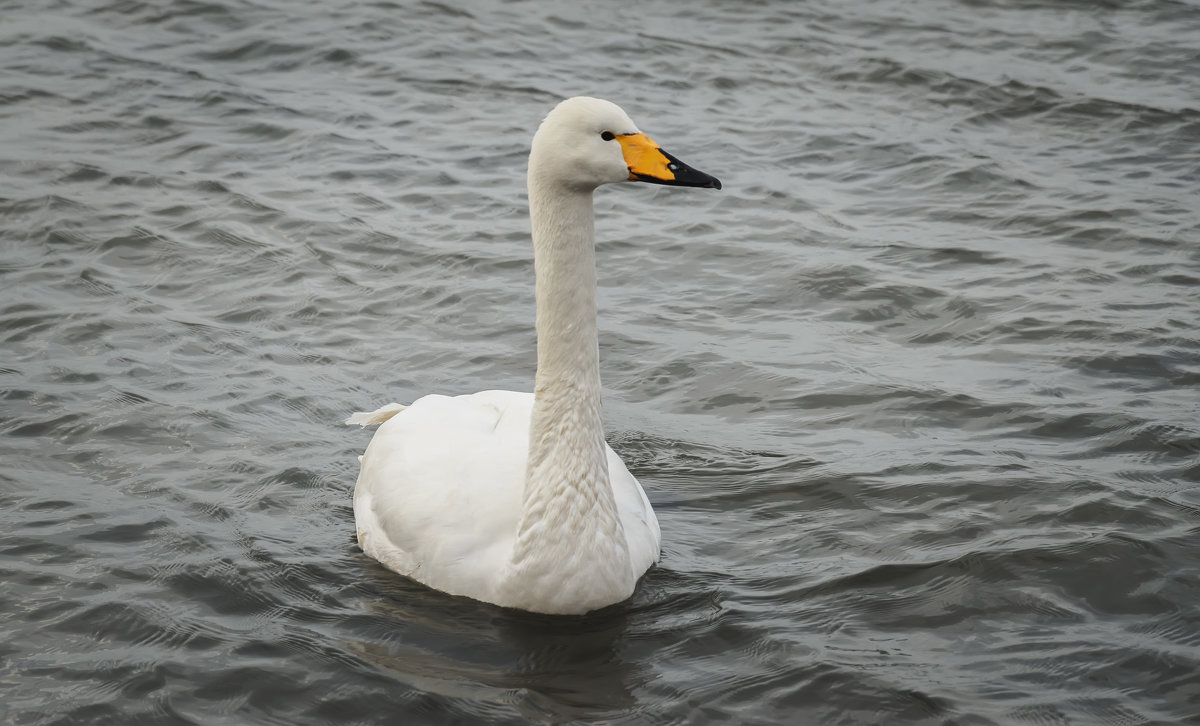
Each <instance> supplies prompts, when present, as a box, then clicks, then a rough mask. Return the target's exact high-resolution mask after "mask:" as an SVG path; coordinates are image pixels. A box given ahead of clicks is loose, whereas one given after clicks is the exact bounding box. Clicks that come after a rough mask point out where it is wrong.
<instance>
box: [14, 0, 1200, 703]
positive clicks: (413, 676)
mask: <svg viewBox="0 0 1200 726" xmlns="http://www.w3.org/2000/svg"><path fill="white" fill-rule="evenodd" d="M0 18H2V19H0V68H2V69H3V73H2V74H0V104H2V105H0V220H2V221H0V245H2V246H3V247H2V252H0V265H2V266H0V336H2V340H3V348H2V351H3V357H2V359H0V391H2V392H3V393H2V395H3V406H2V407H0V502H2V505H3V506H2V508H0V581H2V583H3V587H2V588H0V613H2V617H0V632H2V637H0V721H2V722H4V723H12V724H78V723H98V724H110V723H111V724H149V723H153V724H167V723H194V724H204V725H210V724H247V723H256V724H257V723H263V724H266V723H280V724H318V723H323V724H367V723H438V724H445V723H478V722H488V723H527V722H529V721H534V722H546V723H563V722H578V723H624V724H645V723H688V724H700V723H738V724H778V723H814V724H815V723H820V724H867V723H886V724H927V723H943V724H1087V725H1092V724H1121V725H1128V724H1150V723H1155V724H1176V723H1185V722H1191V723H1200V675H1198V674H1200V605H1198V604H1197V603H1200V578H1198V575H1200V547H1198V545H1197V542H1198V541H1200V540H1198V539H1197V534H1198V533H1200V424H1198V414H1200V396H1198V395H1197V388H1198V387H1200V386H1198V384H1200V354H1198V351H1200V295H1198V293H1197V285H1198V284H1200V252H1198V249H1200V246H1198V243H1200V216H1198V213H1197V199H1198V192H1200V154H1198V153H1197V150H1198V149H1200V50H1198V45H1197V42H1196V39H1197V38H1198V37H1200V6H1197V5H1196V3H1195V2H1157V1H1155V2H1132V3H1087V4H1081V3H1069V2H1053V1H1047V2H1026V1H1025V0H996V1H994V2H984V1H979V2H971V3H951V2H938V1H937V0H915V1H914V2H876V3H859V2H854V3H839V2H809V3H793V2H758V3H715V2H707V3H673V2H666V1H665V0H658V1H655V0H650V1H648V2H639V3H624V2H615V3H614V2H611V1H610V2H604V3H597V2H589V3H582V4H580V3H567V2H561V3H555V2H533V1H527V2H478V3H470V4H466V5H463V6H461V7H460V6H456V5H451V4H437V3H392V2H375V3H359V2H349V1H331V2H323V3H291V2H283V1H282V0H258V1H256V2H249V1H247V0H212V1H211V2H195V1H193V0H170V1H169V2H163V3H159V2H136V1H134V0H121V1H118V2H109V1H107V0H85V1H81V2H57V3H53V2H51V3H32V2H28V3H21V2H12V1H11V0H9V1H8V2H0ZM578 93H589V94H593V95H598V96H602V97H606V98H610V99H612V100H615V101H617V102H618V103H620V104H621V105H622V106H624V107H625V108H626V109H627V110H628V111H629V112H630V114H631V115H632V116H633V117H634V119H635V120H636V121H638V122H639V124H640V126H641V127H642V128H643V130H645V131H647V132H648V133H650V134H651V135H652V136H654V137H655V138H656V139H657V140H659V141H660V142H661V143H662V144H663V145H664V146H665V147H666V148H667V149H668V150H669V151H672V152H673V153H675V154H676V155H678V156H679V157H680V158H682V159H684V160H685V161H687V162H689V163H692V164H694V165H695V166H697V167H698V168H700V169H703V170H705V171H707V172H710V173H712V174H714V175H716V176H718V177H720V178H721V180H722V181H723V182H725V189H724V190H723V191H721V192H712V191H708V190H676V189H666V188H661V187H652V186H649V185H626V186H622V187H621V188H608V189H603V190H601V192H600V193H599V194H598V201H597V211H598V214H599V219H598V223H597V228H598V236H599V237H600V239H601V242H600V244H599V251H598V265H599V274H600V278H601V281H602V290H601V292H600V304H601V308H602V310H601V327H602V330H603V333H602V338H601V356H602V371H603V376H604V381H605V386H606V388H605V400H606V417H607V425H608V428H609V431H610V439H611V442H612V444H613V446H614V448H615V449H616V450H617V451H618V452H619V453H620V454H622V456H623V457H624V458H625V460H626V462H627V463H628V464H629V466H630V468H631V469H632V470H633V471H634V473H635V474H636V475H637V476H638V477H639V478H640V479H641V481H642V483H643V485H644V486H645V487H646V489H647V491H648V492H649V496H650V499H651V500H652V502H653V503H654V504H655V506H656V508H657V511H658V513H659V519H660V521H661V523H662V528H663V536H664V552H663V561H662V563H661V565H660V566H658V567H657V568H656V569H654V570H653V571H651V573H650V574H649V575H648V576H647V577H646V579H645V580H644V581H643V582H642V584H641V586H640V587H639V589H638V591H637V594H636V595H635V596H634V598H633V599H632V600H631V601H630V602H628V603H625V604H622V605H619V606H616V607H613V608H610V609H607V610H605V611H602V612H600V613H596V614H593V615H591V616H588V617H584V618H568V619H554V618H546V617H538V616H532V615H525V614H521V613H515V612H510V611H504V610H500V609H497V608H492V607H489V606H484V605H480V604H477V603H474V602H472V601H468V600H460V599H455V598H450V597H447V596H444V595H440V594H438V593H435V592H431V591H428V590H426V589H424V588H422V587H420V586H418V585H416V584H414V583H411V582H408V581H406V580H404V579H402V578H399V577H397V576H395V575H393V574H391V573H389V572H387V571H385V570H383V569H382V568H381V567H379V566H378V565H376V564H375V563H374V562H372V561H370V560H369V559H368V558H366V557H365V556H363V555H362V553H361V552H360V551H359V550H358V548H357V546H356V544H355V543H354V541H353V515H352V512H351V509H350V492H351V488H352V486H353V482H354V477H355V475H356V459H355V457H356V456H357V455H358V454H359V453H361V451H362V449H363V448H364V447H365V445H366V443H367V441H368V437H369V433H368V432H363V431H360V430H358V429H351V428H347V427H343V426H341V425H340V423H339V422H340V421H341V420H342V418H344V417H345V416H346V415H347V414H348V413H349V412H351V411H355V410H361V409H364V408H368V407H375V406H377V405H380V404H383V403H386V402H388V401H392V400H397V401H408V400H411V399H412V398H414V397H416V396H418V395H420V394H422V393H427V392H443V393H455V392H470V391H475V390H480V389H485V388H493V387H504V388H514V389H525V390H527V389H528V388H529V386H530V385H531V381H532V373H533V367H534V361H535V355H534V336H533V330H532V315H533V290H532V267H531V261H530V248H529V243H528V238H527V221H526V219H525V214H526V208H525V197H524V189H523V183H524V165H525V157H526V154H527V151H528V142H529V138H530V135H531V134H532V130H533V129H534V127H535V126H536V124H537V122H538V121H539V120H540V118H541V117H542V115H544V114H545V112H546V111H547V110H548V109H549V108H550V107H552V106H553V104H554V103H555V102H556V101H557V100H558V99H559V98H561V97H564V96H568V95H575V94H578Z"/></svg>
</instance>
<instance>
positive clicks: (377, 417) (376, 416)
mask: <svg viewBox="0 0 1200 726" xmlns="http://www.w3.org/2000/svg"><path fill="white" fill-rule="evenodd" d="M406 408H408V406H404V405H401V404H399V403H389V404H388V405H386V406H384V407H383V408H380V409H378V410H375V411H359V412H357V413H354V414H352V415H351V416H350V418H348V419H346V421H345V424H346V425H347V426H353V425H354V424H358V425H359V426H362V427H364V428H365V427H367V426H374V425H375V424H381V423H383V422H384V421H387V420H388V419H389V418H391V417H392V416H395V415H396V414H398V413H400V412H401V411H403V410H404V409H406Z"/></svg>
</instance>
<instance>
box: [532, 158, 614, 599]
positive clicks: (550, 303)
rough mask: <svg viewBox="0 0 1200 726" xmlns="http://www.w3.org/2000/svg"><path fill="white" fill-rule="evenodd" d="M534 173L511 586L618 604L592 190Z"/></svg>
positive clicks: (536, 594)
mask: <svg viewBox="0 0 1200 726" xmlns="http://www.w3.org/2000/svg"><path fill="white" fill-rule="evenodd" d="M530 177H531V178H530V188H529V206H530V218H531V221H532V225H533V230H532V231H533V246H534V269H535V273H536V278H537V282H536V284H537V288H536V297H537V351H538V367H537V377H536V381H535V385H534V403H533V414H532V418H531V421H530V432H529V433H530V437H529V459H528V461H527V464H526V479H525V491H524V497H523V509H522V515H521V521H520V523H519V525H518V528H517V541H516V545H515V547H514V550H513V559H512V566H513V571H514V577H513V579H512V582H513V583H514V586H518V585H519V587H520V588H524V590H523V591H524V593H525V594H526V595H528V596H529V597H538V598H542V599H543V601H544V600H545V599H547V598H549V599H550V600H553V599H554V598H555V597H561V596H563V593H569V592H575V593H579V592H592V593H595V594H596V597H597V602H599V601H600V600H604V599H606V598H607V602H614V601H615V600H614V598H615V599H616V600H619V599H624V598H625V597H628V595H629V594H631V593H632V592H633V586H634V584H635V582H636V577H635V576H634V575H633V573H632V569H631V564H630V559H629V550H628V546H627V543H626V540H625V536H624V530H623V528H622V526H621V522H620V519H619V517H618V514H617V509H616V503H615V501H614V498H613V492H612V484H611V482H610V480H609V473H608V459H607V445H606V444H605V442H604V420H603V415H602V410H601V398H600V356H599V344H598V340H597V332H596V271H595V239H594V231H593V214H592V190H591V189H586V190H572V189H568V188H563V187H561V186H560V187H554V186H550V185H546V186H542V185H539V184H537V183H536V182H535V181H534V174H533V173H532V171H531V175H530ZM574 579H578V580H580V582H579V583H578V584H579V587H568V586H567V585H566V584H567V583H569V582H571V581H572V580H574Z"/></svg>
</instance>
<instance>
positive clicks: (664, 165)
mask: <svg viewBox="0 0 1200 726" xmlns="http://www.w3.org/2000/svg"><path fill="white" fill-rule="evenodd" d="M617 142H618V143H619V144H621V154H623V155H624V156H625V164H626V165H627V166H629V181H644V182H650V183H652V184H670V185H671V186H677V187H706V188H708V189H720V188H721V180H720V179H718V178H716V177H715V176H709V175H708V174H705V173H704V172H702V171H700V170H699V169H693V168H692V167H690V166H688V165H687V164H685V163H683V162H682V161H680V160H679V159H676V158H675V157H674V156H671V155H670V154H668V153H667V152H665V151H663V150H662V147H661V146H659V145H658V144H656V143H654V140H653V139H651V138H650V137H649V136H647V135H645V134H621V135H620V136H617Z"/></svg>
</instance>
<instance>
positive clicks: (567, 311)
mask: <svg viewBox="0 0 1200 726" xmlns="http://www.w3.org/2000/svg"><path fill="white" fill-rule="evenodd" d="M621 181H648V182H654V183H658V184H674V185H680V186H695V187H711V188H715V189H720V188H721V183H720V182H719V181H718V180H717V179H715V178H713V177H711V176H709V175H707V174H704V173H703V172H700V171H697V170H695V169H692V168H690V167H688V166H687V165H685V164H684V163H683V162H681V161H679V160H678V159H676V158H675V157H673V156H671V155H670V154H667V153H666V152H665V151H663V150H662V149H661V148H659V146H658V145H657V144H656V143H654V142H653V141H652V140H651V139H650V138H649V137H647V136H646V135H645V134H642V133H641V132H639V131H638V129H637V127H636V126H634V124H633V121H631V120H630V119H629V117H628V116H627V115H625V112H624V111H622V110H621V109H620V108H619V107H618V106H616V105H615V104H613V103H610V102H608V101H602V100H599V99H595V98H586V97H578V98H571V99H568V100H566V101H563V102H562V103H560V104H559V105H558V106H557V107H556V108H555V109H554V110H552V111H551V112H550V113H549V115H547V116H546V119H545V121H543V122H542V125H541V126H540V127H539V128H538V130H537V133H536V134H535V135H534V137H533V148H532V151H531V153H530V154H529V178H528V183H529V214H530V217H531V220H532V227H533V249H534V270H535V274H536V278H537V281H536V283H537V286H536V293H537V352H538V360H537V377H536V380H535V391H536V393H533V394H530V393H515V392H512V391H484V392H482V393H475V394H472V395H467V396H455V397H448V396H439V395H429V396H425V397H423V398H420V399H418V400H417V401H416V402H414V403H413V404H412V405H410V406H407V407H405V406H401V405H399V404H389V405H387V406H384V407H383V408H381V409H379V410H377V411H374V412H370V413H356V414H354V415H353V416H351V417H350V418H349V419H347V421H346V423H348V424H360V425H363V426H367V425H370V424H382V425H381V426H380V427H379V430H378V431H377V432H376V433H375V436H374V438H373V439H372V440H371V443H370V445H369V446H368V447H367V450H366V453H365V454H363V456H362V459H361V461H362V468H361V470H360V472H359V475H358V483H357V484H356V485H355V488H354V519H355V524H356V527H357V529H358V542H359V545H360V546H361V547H362V549H363V551H364V552H366V553H367V554H368V555H370V556H371V557H374V558H375V559H377V560H379V562H381V563H382V564H383V565H384V566H385V567H387V568H388V569H390V570H394V571H395V572H398V573H400V574H402V575H407V576H408V577H411V578H412V579H414V580H417V581H419V582H422V583H424V584H426V585H428V586H430V587H433V588H435V589H438V590H442V591H444V592H448V593H451V594H454V595H465V596H467V597H471V598H475V599H476V600H482V601H484V602H489V603H494V604H496V605H501V606H504V607H511V608H519V609H522V610H530V611H534V612H540V613H555V614H569V613H585V612H588V611H590V610H595V609H597V608H601V607H604V606H606V605H611V604H613V603H617V602H621V601H622V600H625V599H626V598H628V597H629V596H630V595H632V594H633V589H634V586H635V585H636V584H637V581H638V578H640V577H641V576H642V574H643V573H645V572H646V570H647V569H649V568H650V566H651V565H653V564H654V563H655V562H656V561H657V560H658V556H659V540H660V535H659V528H658V520H657V519H656V518H655V516H654V510H653V509H651V508H650V502H649V501H648V500H647V499H646V494H645V492H643V491H642V487H641V485H640V484H638V482H637V480H636V479H634V478H633V475H632V474H630V473H629V470H628V469H626V468H625V464H624V463H623V462H622V461H621V459H620V458H618V457H617V455H616V454H615V453H613V450H612V449H611V448H609V446H608V444H606V443H605V441H604V425H603V420H602V419H601V405H600V362H599V352H598V346H597V338H596V272H595V251H594V238H593V231H592V192H593V191H594V190H595V189H596V187H598V186H600V185H601V184H608V183H612V182H621Z"/></svg>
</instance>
